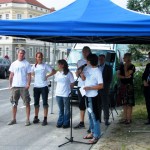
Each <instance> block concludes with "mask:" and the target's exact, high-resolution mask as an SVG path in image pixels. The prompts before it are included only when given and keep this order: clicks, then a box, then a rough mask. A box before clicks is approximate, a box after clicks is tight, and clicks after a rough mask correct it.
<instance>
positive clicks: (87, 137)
mask: <svg viewBox="0 0 150 150" xmlns="http://www.w3.org/2000/svg"><path fill="white" fill-rule="evenodd" d="M92 138H93V134H91V133H90V134H88V135H86V136H84V137H83V139H92Z"/></svg>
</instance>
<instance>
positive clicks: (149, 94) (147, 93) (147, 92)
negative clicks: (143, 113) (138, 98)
mask: <svg viewBox="0 0 150 150" xmlns="http://www.w3.org/2000/svg"><path fill="white" fill-rule="evenodd" d="M144 97H145V102H146V109H147V114H148V120H149V121H150V86H144Z"/></svg>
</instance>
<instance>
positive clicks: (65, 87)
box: [55, 71, 74, 97]
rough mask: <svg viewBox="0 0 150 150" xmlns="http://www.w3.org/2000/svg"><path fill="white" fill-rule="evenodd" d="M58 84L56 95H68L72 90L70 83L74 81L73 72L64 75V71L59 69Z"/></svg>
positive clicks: (56, 76)
mask: <svg viewBox="0 0 150 150" xmlns="http://www.w3.org/2000/svg"><path fill="white" fill-rule="evenodd" d="M55 81H56V82H57V85H56V96H62V97H68V96H69V94H70V92H71V87H70V84H71V83H73V82H74V77H73V74H72V73H71V72H68V74H67V75H64V73H63V71H62V72H60V71H58V72H57V73H56V75H55Z"/></svg>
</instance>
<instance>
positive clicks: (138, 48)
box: [128, 44, 150, 60]
mask: <svg viewBox="0 0 150 150" xmlns="http://www.w3.org/2000/svg"><path fill="white" fill-rule="evenodd" d="M128 48H129V52H130V53H132V58H133V60H138V59H140V58H144V56H143V53H146V54H147V53H148V52H149V51H150V45H149V44H147V45H144V44H130V45H129V46H128Z"/></svg>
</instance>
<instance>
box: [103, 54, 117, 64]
mask: <svg viewBox="0 0 150 150" xmlns="http://www.w3.org/2000/svg"><path fill="white" fill-rule="evenodd" d="M115 57H116V53H111V52H107V54H106V58H105V61H106V62H109V63H114V61H115Z"/></svg>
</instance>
